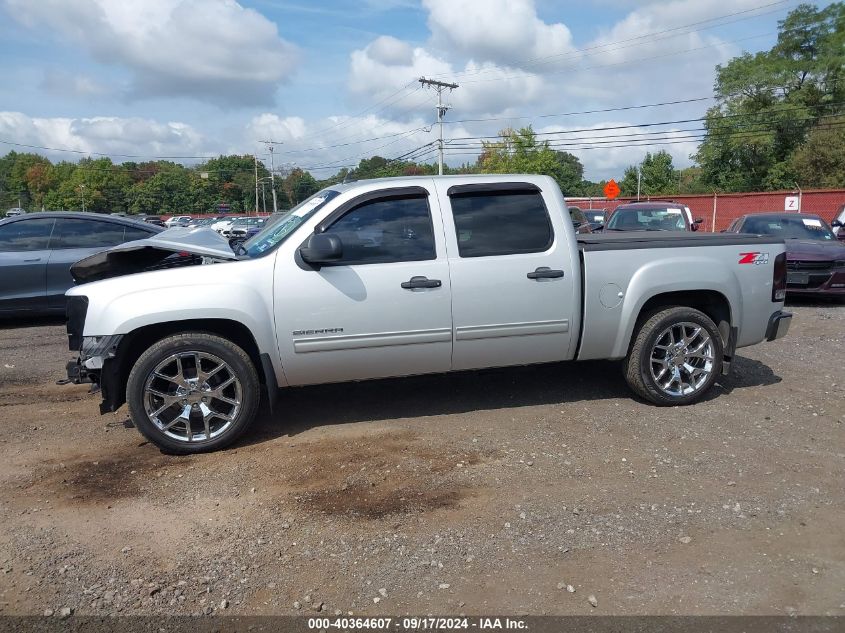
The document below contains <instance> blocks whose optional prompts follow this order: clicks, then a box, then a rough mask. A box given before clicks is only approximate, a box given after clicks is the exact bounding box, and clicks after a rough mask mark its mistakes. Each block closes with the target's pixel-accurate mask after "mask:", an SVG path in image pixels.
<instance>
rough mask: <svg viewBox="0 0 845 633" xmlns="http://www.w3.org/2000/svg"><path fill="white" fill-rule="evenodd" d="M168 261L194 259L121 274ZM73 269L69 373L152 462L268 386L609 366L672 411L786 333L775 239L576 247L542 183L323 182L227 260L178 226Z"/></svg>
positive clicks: (235, 429)
mask: <svg viewBox="0 0 845 633" xmlns="http://www.w3.org/2000/svg"><path fill="white" fill-rule="evenodd" d="M174 252H188V253H191V254H193V255H197V256H202V257H203V260H204V262H205V263H207V264H208V265H200V266H190V267H186V268H179V269H172V270H166V271H156V272H136V271H140V270H143V269H144V268H146V267H148V266H150V265H153V264H154V263H155V262H156V261H157V259H163V258H165V257H167V256H170V255H171V254H172V253H174ZM73 272H74V275H75V276H76V280H77V282H78V283H80V284H81V285H78V286H77V287H75V288H73V289H71V290H70V291H68V299H69V302H68V325H67V328H68V334H69V341H70V348H71V349H72V350H74V351H78V352H79V358H78V359H77V360H76V361H75V362H72V363H69V364H68V377H69V379H70V380H72V381H73V382H94V383H96V384H97V385H99V387H100V388H101V391H102V398H103V402H102V404H101V406H100V409H101V412H103V413H105V412H108V411H115V410H117V409H118V408H119V407H120V406H122V405H123V404H124V403H125V402H128V405H129V414H130V416H131V419H132V421H133V422H134V424H135V426H136V427H137V428H138V430H139V431H140V432H141V433H142V434H143V435H144V436H145V437H147V438H148V439H149V440H150V441H151V442H153V443H154V444H156V445H158V446H159V447H160V448H161V449H163V450H165V451H168V452H172V453H195V452H202V451H210V450H215V449H218V448H221V447H223V446H225V445H227V444H229V443H231V442H232V441H234V440H235V439H236V438H237V437H238V436H240V435H241V434H242V433H243V432H244V431H245V430H246V429H247V427H248V426H249V425H250V423H251V422H252V420H253V418H254V417H255V415H256V411H257V409H258V405H259V400H260V398H261V394H262V391H264V392H266V394H267V397H268V399H269V404H270V408H271V410H276V411H278V405H279V403H278V400H277V394H278V391H279V389H281V388H285V387H290V386H297V385H313V384H320V383H329V382H343V381H356V380H363V379H370V378H383V377H390V376H408V375H414V374H427V373H437V372H448V371H458V370H471V369H478V368H486V367H502V366H509V365H525V364H533V363H552V362H557V361H568V360H588V359H621V360H622V369H623V373H624V376H625V378H626V380H627V382H628V384H629V385H630V386H631V388H632V389H633V391H634V392H635V393H636V394H638V395H639V396H641V397H643V398H645V399H646V400H648V401H650V402H653V403H655V404H658V405H685V404H690V403H693V402H696V401H698V400H700V399H701V398H702V397H703V396H704V395H705V394H706V393H707V392H708V390H709V389H710V388H711V387H712V386H713V384H714V382H715V381H716V380H717V378H718V376H719V375H720V374H722V373H726V372H727V370H728V368H729V367H730V364H731V361H732V359H733V357H734V353H735V350H736V349H737V348H739V347H743V346H747V345H753V344H755V343H759V342H761V341H764V340H773V339H776V338H779V337H781V336H784V335H785V334H786V332H787V330H788V328H789V324H790V320H791V315H790V314H788V313H786V312H783V310H782V308H783V299H784V292H785V287H786V261H785V256H784V242H783V240H782V239H778V238H771V237H761V236H754V235H718V234H717V235H713V234H695V233H671V232H662V233H654V232H635V233H611V234H605V235H593V234H586V235H576V234H575V232H574V229H573V224H572V222H571V220H570V217H569V213H568V209H567V205H566V202H565V200H564V198H563V196H562V194H561V192H560V190H559V189H558V187H557V185H556V184H555V181H554V180H552V179H551V178H549V177H546V176H524V175H510V176H502V175H495V176H445V177H413V178H396V179H382V180H370V181H360V182H351V183H344V184H338V185H332V186H330V187H328V188H327V189H324V190H322V191H320V192H318V193H317V194H315V195H314V196H312V197H311V198H309V199H308V200H306V201H305V202H303V203H302V204H300V205H299V206H298V207H296V208H294V209H292V210H291V211H290V212H288V213H286V214H284V215H281V216H280V217H278V218H274V219H273V220H272V221H271V222H268V224H267V226H266V227H265V228H264V229H263V230H262V231H261V232H260V233H259V234H258V235H256V236H255V237H253V238H252V239H251V240H249V241H248V242H246V244H244V245H243V246H240V247H238V248H237V253H235V252H233V251H232V250H231V249H230V248H229V247H228V244H227V243H226V240H225V239H223V238H222V237H220V236H218V235H216V234H214V233H213V231H211V230H209V229H207V228H196V229H187V228H182V229H178V228H177V229H172V230H169V231H165V232H164V233H161V234H159V235H157V236H155V237H154V238H152V239H148V240H140V241H137V242H133V243H132V244H126V245H123V246H119V247H115V248H113V249H110V250H109V251H106V252H104V253H100V254H98V255H95V256H92V257H89V258H88V259H86V260H83V261H81V262H78V263H77V264H76V265H75V266H74V268H73ZM131 273H135V274H131ZM127 274H131V276H129V277H126V276H123V275H127ZM350 388H354V387H350ZM281 415H284V412H281Z"/></svg>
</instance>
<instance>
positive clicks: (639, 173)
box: [637, 165, 643, 200]
mask: <svg viewBox="0 0 845 633" xmlns="http://www.w3.org/2000/svg"><path fill="white" fill-rule="evenodd" d="M642 176H643V172H642V170H641V169H640V166H639V165H637V200H639V199H640V180H641V179H642Z"/></svg>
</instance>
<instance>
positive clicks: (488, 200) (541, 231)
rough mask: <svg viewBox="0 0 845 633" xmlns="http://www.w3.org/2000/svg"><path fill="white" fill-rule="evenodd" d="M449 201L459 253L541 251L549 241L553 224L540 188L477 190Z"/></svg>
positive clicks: (549, 243)
mask: <svg viewBox="0 0 845 633" xmlns="http://www.w3.org/2000/svg"><path fill="white" fill-rule="evenodd" d="M451 201H452V215H453V216H454V218H455V229H456V231H457V234H458V252H459V253H460V256H461V257H485V256H489V255H514V254H517V253H541V252H543V251H545V250H548V248H549V247H550V246H551V245H552V239H553V233H552V224H551V221H550V220H549V213H548V211H547V210H546V205H545V204H544V203H543V198H542V196H541V195H540V193H539V192H522V191H520V192H513V193H510V192H495V193H494V192H491V193H484V192H479V193H472V194H467V195H464V194H461V195H456V196H453V197H452V198H451Z"/></svg>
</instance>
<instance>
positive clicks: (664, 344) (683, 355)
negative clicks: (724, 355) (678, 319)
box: [649, 321, 714, 396]
mask: <svg viewBox="0 0 845 633" xmlns="http://www.w3.org/2000/svg"><path fill="white" fill-rule="evenodd" d="M713 350H714V346H713V340H712V339H711V338H710V334H709V333H708V332H707V330H706V329H705V328H703V327H702V326H701V325H699V324H698V323H691V322H689V321H685V322H683V323H675V324H673V325H670V326H669V327H667V328H666V329H665V330H663V332H661V333H660V335H659V336H658V337H657V340H656V341H655V343H654V347H653V348H652V350H651V358H650V362H649V364H650V366H651V376H652V378H654V382H655V383H656V384H657V386H658V388H659V389H660V390H661V391H663V393H665V394H667V395H669V396H686V395H689V394H691V393H695V392H696V391H698V390H699V389H701V388H702V387H703V386H704V384H705V383H706V382H707V379H708V378H709V377H710V375H711V374H712V373H713V361H714V355H713V354H714V351H713Z"/></svg>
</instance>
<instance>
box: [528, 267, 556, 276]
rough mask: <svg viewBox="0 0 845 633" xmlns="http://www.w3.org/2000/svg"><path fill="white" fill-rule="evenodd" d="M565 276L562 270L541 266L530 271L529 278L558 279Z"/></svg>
mask: <svg viewBox="0 0 845 633" xmlns="http://www.w3.org/2000/svg"><path fill="white" fill-rule="evenodd" d="M560 277H563V271H562V270H552V269H551V268H549V267H548V266H540V267H539V268H537V269H536V270H535V271H534V272H533V273H528V278H529V279H558V278H560Z"/></svg>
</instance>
